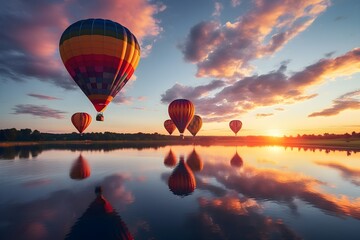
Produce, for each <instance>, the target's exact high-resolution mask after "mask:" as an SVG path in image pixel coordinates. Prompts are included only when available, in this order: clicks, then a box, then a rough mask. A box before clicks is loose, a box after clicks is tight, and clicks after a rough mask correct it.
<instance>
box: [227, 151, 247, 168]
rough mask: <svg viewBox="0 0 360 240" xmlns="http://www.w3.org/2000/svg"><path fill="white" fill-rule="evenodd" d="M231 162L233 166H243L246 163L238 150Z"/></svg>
mask: <svg viewBox="0 0 360 240" xmlns="http://www.w3.org/2000/svg"><path fill="white" fill-rule="evenodd" d="M230 164H231V166H233V167H239V168H240V167H242V165H243V164H244V162H243V160H242V158H241V157H240V155H239V154H238V153H237V152H236V153H235V155H234V156H233V157H232V158H231V160H230Z"/></svg>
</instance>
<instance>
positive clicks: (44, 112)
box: [13, 104, 66, 119]
mask: <svg viewBox="0 0 360 240" xmlns="http://www.w3.org/2000/svg"><path fill="white" fill-rule="evenodd" d="M13 110H14V112H13V114H16V115H18V114H30V115H33V116H37V117H40V118H56V119H62V118H64V115H63V114H65V113H66V112H63V111H59V110H56V109H52V108H48V107H46V106H44V105H42V106H39V105H33V104H18V105H16V106H15V107H14V108H13Z"/></svg>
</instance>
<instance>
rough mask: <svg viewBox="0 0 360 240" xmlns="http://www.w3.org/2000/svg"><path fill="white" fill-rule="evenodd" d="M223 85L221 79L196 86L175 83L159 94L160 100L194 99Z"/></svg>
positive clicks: (164, 101) (163, 101) (165, 101)
mask: <svg viewBox="0 0 360 240" xmlns="http://www.w3.org/2000/svg"><path fill="white" fill-rule="evenodd" d="M224 85H225V83H224V81H222V80H213V81H211V82H210V83H209V84H206V85H202V86H197V87H189V86H184V85H181V84H179V83H176V84H175V85H174V86H173V87H171V88H170V89H168V90H166V92H165V93H164V94H162V95H161V102H162V103H170V102H172V101H173V100H175V99H177V98H186V99H189V100H191V101H194V100H196V99H197V98H201V97H203V96H206V95H207V94H209V93H210V92H211V91H213V90H216V89H219V88H221V87H223V86H224Z"/></svg>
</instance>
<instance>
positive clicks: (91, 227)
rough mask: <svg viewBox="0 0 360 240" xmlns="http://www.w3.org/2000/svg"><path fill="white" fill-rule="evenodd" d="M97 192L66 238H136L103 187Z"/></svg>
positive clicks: (124, 239) (96, 189) (68, 239)
mask: <svg viewBox="0 0 360 240" xmlns="http://www.w3.org/2000/svg"><path fill="white" fill-rule="evenodd" d="M95 193H96V198H95V200H94V201H93V202H92V203H91V204H90V205H89V207H88V208H87V210H86V211H85V213H84V214H83V215H82V216H81V217H80V218H79V219H78V221H77V222H76V223H75V224H74V225H73V226H72V228H71V230H70V233H69V234H67V235H66V238H65V239H67V240H70V239H77V240H78V239H123V240H130V239H134V237H133V236H132V235H131V233H130V231H129V230H128V228H127V226H126V224H125V222H124V221H123V220H122V219H121V217H120V216H119V214H118V213H117V212H116V211H115V210H114V209H113V207H112V206H111V204H110V202H109V201H108V200H107V199H106V198H105V197H104V196H103V195H102V189H101V187H96V188H95Z"/></svg>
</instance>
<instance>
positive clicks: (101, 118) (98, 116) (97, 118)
mask: <svg viewBox="0 0 360 240" xmlns="http://www.w3.org/2000/svg"><path fill="white" fill-rule="evenodd" d="M96 121H99V122H103V121H104V115H102V113H98V115H96Z"/></svg>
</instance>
